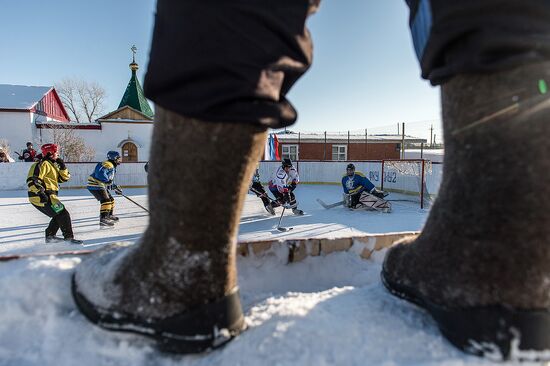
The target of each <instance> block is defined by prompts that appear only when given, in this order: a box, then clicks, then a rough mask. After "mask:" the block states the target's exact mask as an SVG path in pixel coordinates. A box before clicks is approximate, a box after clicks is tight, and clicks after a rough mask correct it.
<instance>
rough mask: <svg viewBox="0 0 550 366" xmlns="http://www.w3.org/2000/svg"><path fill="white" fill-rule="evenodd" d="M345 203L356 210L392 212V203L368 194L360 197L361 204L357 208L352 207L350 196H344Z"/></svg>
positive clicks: (362, 194) (365, 193)
mask: <svg viewBox="0 0 550 366" xmlns="http://www.w3.org/2000/svg"><path fill="white" fill-rule="evenodd" d="M346 196H348V197H346ZM344 203H345V204H346V206H347V207H350V208H352V209H354V210H372V211H380V212H391V203H389V202H388V201H386V200H384V199H381V198H378V197H376V196H374V195H372V194H370V193H367V192H362V193H361V196H360V197H359V203H358V204H357V205H356V206H355V207H351V197H350V196H349V195H344Z"/></svg>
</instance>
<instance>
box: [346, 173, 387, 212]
mask: <svg viewBox="0 0 550 366" xmlns="http://www.w3.org/2000/svg"><path fill="white" fill-rule="evenodd" d="M342 187H343V188H344V206H346V207H349V208H351V209H359V208H366V209H372V210H377V211H383V212H390V211H391V204H390V203H389V202H388V201H386V200H384V197H386V196H387V195H388V193H386V192H384V191H381V190H378V189H376V187H375V186H374V184H372V182H371V181H370V180H369V179H368V178H367V177H366V176H365V175H364V174H363V173H361V172H356V171H355V165H353V164H351V163H350V164H348V166H347V167H346V174H345V175H344V176H343V177H342Z"/></svg>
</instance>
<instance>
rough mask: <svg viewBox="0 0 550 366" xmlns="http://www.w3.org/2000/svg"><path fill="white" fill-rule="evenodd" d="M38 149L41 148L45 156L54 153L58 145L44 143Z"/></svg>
mask: <svg viewBox="0 0 550 366" xmlns="http://www.w3.org/2000/svg"><path fill="white" fill-rule="evenodd" d="M40 150H42V155H44V156H46V155H48V154H52V155H53V154H55V153H56V152H57V150H58V147H57V145H56V144H45V145H42V147H41V148H40Z"/></svg>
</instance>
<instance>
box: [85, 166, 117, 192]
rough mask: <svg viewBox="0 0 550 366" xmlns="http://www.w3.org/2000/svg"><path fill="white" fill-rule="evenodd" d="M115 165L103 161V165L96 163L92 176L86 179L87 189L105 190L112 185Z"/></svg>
mask: <svg viewBox="0 0 550 366" xmlns="http://www.w3.org/2000/svg"><path fill="white" fill-rule="evenodd" d="M115 173H116V168H115V165H114V164H113V163H112V162H111V161H109V160H105V161H104V162H103V163H97V165H96V166H95V169H94V171H93V173H92V174H90V176H89V177H88V186H87V188H88V189H91V190H98V189H107V186H110V185H111V184H113V182H114V180H115Z"/></svg>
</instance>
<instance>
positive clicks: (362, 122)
mask: <svg viewBox="0 0 550 366" xmlns="http://www.w3.org/2000/svg"><path fill="white" fill-rule="evenodd" d="M0 3H1V4H2V12H1V13H0V29H2V36H0V50H1V57H0V83H7V84H23V85H53V84H55V83H56V82H58V81H60V80H62V79H63V78H67V77H77V78H82V79H84V80H87V81H95V82H98V83H99V84H100V85H102V86H103V87H104V88H105V89H106V91H107V94H108V95H107V103H106V104H107V111H110V110H114V109H116V107H118V103H119V102H120V98H121V97H122V94H123V93H124V89H125V88H126V85H127V83H128V80H129V77H130V70H129V68H128V63H129V62H130V61H131V52H130V47H131V46H132V44H135V45H136V46H137V47H138V49H139V50H138V55H137V59H136V61H137V62H138V63H139V64H140V70H139V76H140V79H141V81H143V76H144V74H145V70H146V65H147V59H148V53H149V46H150V41H151V35H152V28H153V16H154V9H155V1H153V0H133V1H132V0H94V1H75V0H70V1H69V0H50V1H44V0H20V1H12V0H0ZM308 26H309V28H310V30H311V32H312V35H313V39H314V42H315V43H314V44H315V52H314V63H313V66H312V68H311V70H310V71H309V72H308V73H307V74H306V75H305V76H304V77H303V78H302V79H301V80H300V81H299V82H298V83H297V84H296V86H295V87H294V89H293V90H292V91H291V93H290V95H289V99H290V101H291V102H292V103H293V104H294V105H295V106H296V107H297V109H298V113H299V119H298V122H297V124H296V125H295V126H293V129H295V130H301V131H324V130H328V131H344V130H354V131H355V130H364V129H365V128H368V129H369V133H395V132H397V123H399V122H406V123H407V125H406V132H407V133H410V134H413V135H416V136H421V137H427V136H429V132H428V128H429V126H430V124H434V128H436V134H437V135H438V136H441V134H440V126H439V124H440V122H439V120H440V107H439V88H434V87H431V86H430V85H429V83H428V82H426V81H424V80H422V79H421V78H420V69H419V66H418V62H417V60H416V57H415V54H414V49H413V46H412V41H411V38H410V33H409V29H408V8H407V6H406V4H405V2H404V0H378V1H374V0H330V1H329V0H323V2H322V4H321V9H320V11H319V12H318V13H317V14H315V15H314V16H312V17H311V18H310V19H309V21H308ZM438 140H439V138H438Z"/></svg>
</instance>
